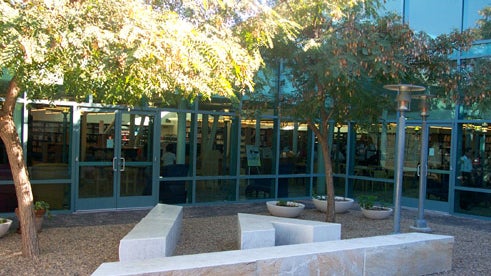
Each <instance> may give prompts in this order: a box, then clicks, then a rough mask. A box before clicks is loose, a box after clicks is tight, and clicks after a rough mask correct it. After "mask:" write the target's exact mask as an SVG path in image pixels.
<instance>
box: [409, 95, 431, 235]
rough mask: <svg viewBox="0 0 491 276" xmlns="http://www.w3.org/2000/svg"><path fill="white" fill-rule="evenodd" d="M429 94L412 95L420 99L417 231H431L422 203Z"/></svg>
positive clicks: (412, 227)
mask: <svg viewBox="0 0 491 276" xmlns="http://www.w3.org/2000/svg"><path fill="white" fill-rule="evenodd" d="M431 97H432V95H430V94H423V95H417V96H414V98H415V99H420V100H421V161H420V164H419V168H418V175H419V201H418V217H417V218H416V220H415V222H414V226H411V229H414V230H416V231H419V232H431V228H429V227H428V225H427V224H426V220H425V219H424V203H425V199H426V181H427V176H428V126H427V124H426V119H427V118H428V116H429V115H430V111H429V106H428V99H429V98H431Z"/></svg>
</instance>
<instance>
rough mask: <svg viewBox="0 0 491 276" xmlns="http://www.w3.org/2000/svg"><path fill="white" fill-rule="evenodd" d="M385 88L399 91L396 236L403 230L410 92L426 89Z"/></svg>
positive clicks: (419, 87) (405, 85)
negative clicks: (405, 148)
mask: <svg viewBox="0 0 491 276" xmlns="http://www.w3.org/2000/svg"><path fill="white" fill-rule="evenodd" d="M384 88H385V89H387V90H391V91H397V98H396V100H397V103H398V106H397V111H399V122H398V123H397V163H396V169H397V170H396V187H395V190H394V234H397V233H399V232H400V229H401V225H400V224H401V196H402V181H403V170H404V143H405V140H406V117H405V113H406V111H409V110H411V95H410V92H416V91H424V90H425V88H424V87H423V86H419V85H412V84H388V85H384Z"/></svg>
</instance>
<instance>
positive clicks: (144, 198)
mask: <svg viewBox="0 0 491 276" xmlns="http://www.w3.org/2000/svg"><path fill="white" fill-rule="evenodd" d="M154 119H155V116H154V115H153V114H150V113H136V112H123V111H119V110H116V111H115V110H110V111H100V110H97V111H93V110H90V109H87V110H82V111H81V113H80V151H79V156H78V161H79V162H78V169H79V170H78V180H79V181H78V189H77V202H76V209H77V210H89V209H111V208H129V207H141V206H151V205H153V204H154V201H155V199H154V197H153V194H154V192H153V188H152V187H153V186H154V185H153V182H154V181H153V180H152V179H156V178H154V177H152V175H153V171H154V169H153V167H154V162H153V159H154V158H153V148H154V146H153V144H154V143H153V133H154V132H155V130H154ZM157 160H158V159H157ZM157 166H158V162H157Z"/></svg>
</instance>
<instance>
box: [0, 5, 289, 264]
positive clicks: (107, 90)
mask: <svg viewBox="0 0 491 276" xmlns="http://www.w3.org/2000/svg"><path fill="white" fill-rule="evenodd" d="M142 2H143V1H138V0H134V1H133V0H129V1H128V0H104V1H102V0H81V1H69V0H65V1H41V0H32V1H20V0H19V1H15V0H14V1H1V2H0V68H1V69H2V71H1V72H2V75H1V76H12V77H11V78H10V79H9V83H8V86H7V89H6V91H2V93H5V101H4V102H3V104H2V107H1V110H0V137H1V138H2V141H3V142H4V144H5V148H6V149H7V155H8V158H9V163H10V167H11V171H12V176H13V180H14V184H15V188H16V195H17V201H18V204H19V206H18V207H19V211H20V224H21V227H22V244H23V248H22V253H23V255H24V256H28V257H35V256H37V255H38V254H39V253H40V252H39V244H38V240H37V234H36V230H35V226H34V213H33V195H32V190H31V184H30V180H29V176H28V172H27V169H26V164H25V160H24V153H23V149H22V145H21V143H20V139H19V137H18V135H17V131H16V127H15V124H14V121H13V111H14V107H15V104H16V100H17V98H18V97H19V95H20V93H26V94H27V97H28V98H30V99H50V100H54V99H58V98H60V97H61V96H64V97H65V96H69V97H71V98H73V99H76V100H84V99H85V98H86V97H87V96H89V95H91V96H93V99H94V101H97V102H100V103H110V104H124V105H128V106H134V105H139V104H140V103H141V102H142V101H154V102H156V103H158V102H165V101H169V100H170V99H173V98H175V95H176V94H177V95H178V96H179V97H180V98H187V99H194V98H195V97H196V96H197V95H201V96H203V97H205V98H207V97H210V96H211V95H214V94H218V95H223V96H226V97H230V98H236V97H237V96H238V95H240V94H241V93H243V92H244V91H245V90H246V89H248V90H253V88H254V82H253V76H254V73H255V72H256V70H257V69H258V68H259V66H260V64H261V63H262V58H261V55H260V54H259V49H260V47H263V46H269V44H270V42H271V41H272V37H273V35H274V34H275V33H277V32H279V31H280V30H281V32H283V33H289V32H291V30H293V27H294V26H293V25H292V24H289V23H288V22H280V21H279V20H278V19H279V18H278V16H277V14H276V13H275V12H274V11H272V10H271V9H269V8H267V7H266V6H263V5H261V4H259V3H256V2H255V1H252V0H251V1H240V2H237V3H235V1H217V2H212V1H210V2H208V1H202V2H200V1H147V2H148V3H142ZM259 15H260V16H261V18H262V19H263V21H252V20H248V18H249V17H251V18H252V17H254V16H259ZM280 23H281V24H280ZM244 37H245V38H246V39H243V38H244Z"/></svg>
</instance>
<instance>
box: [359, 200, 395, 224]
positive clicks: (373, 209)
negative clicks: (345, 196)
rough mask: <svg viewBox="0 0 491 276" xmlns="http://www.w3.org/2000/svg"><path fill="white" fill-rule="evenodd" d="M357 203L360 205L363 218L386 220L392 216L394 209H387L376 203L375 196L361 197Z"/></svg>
mask: <svg viewBox="0 0 491 276" xmlns="http://www.w3.org/2000/svg"><path fill="white" fill-rule="evenodd" d="M356 201H357V202H358V204H359V205H360V208H361V212H362V214H363V216H365V217H366V218H370V219H385V218H388V217H389V216H390V215H392V211H393V210H392V208H389V207H385V206H384V205H383V204H382V203H378V204H377V203H376V202H377V197H376V196H374V195H362V196H359V197H358V198H357V199H356Z"/></svg>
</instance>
